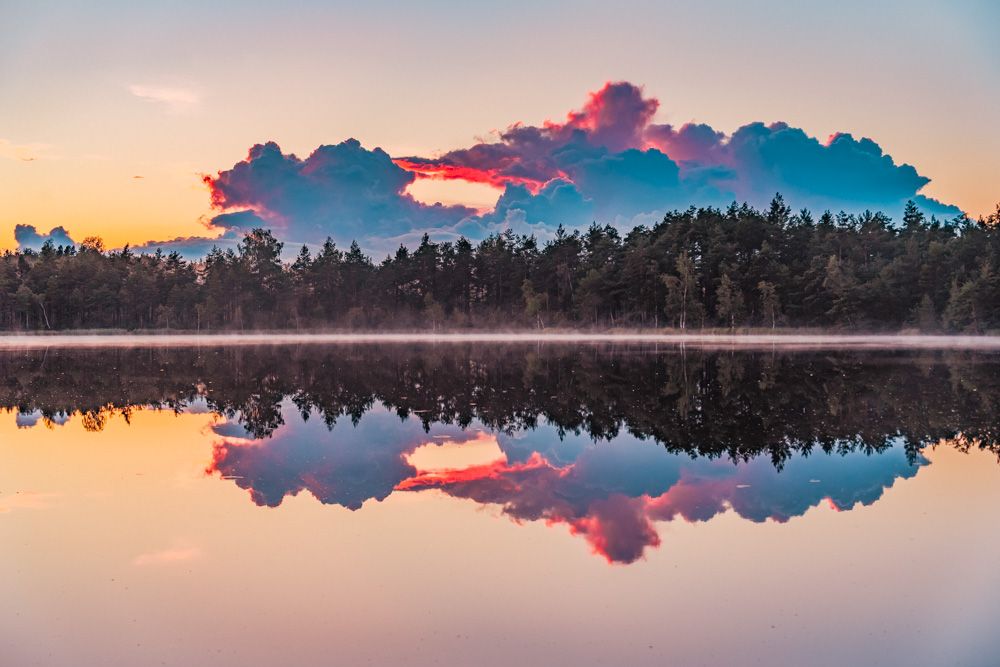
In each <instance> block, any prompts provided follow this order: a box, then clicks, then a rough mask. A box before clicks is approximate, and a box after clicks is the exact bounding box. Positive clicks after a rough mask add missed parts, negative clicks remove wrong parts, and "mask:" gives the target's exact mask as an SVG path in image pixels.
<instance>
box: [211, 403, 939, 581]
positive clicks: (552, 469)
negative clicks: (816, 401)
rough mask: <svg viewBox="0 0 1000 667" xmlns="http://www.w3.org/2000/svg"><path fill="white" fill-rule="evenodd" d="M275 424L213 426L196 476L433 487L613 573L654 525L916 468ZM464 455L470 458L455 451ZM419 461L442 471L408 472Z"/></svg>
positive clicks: (386, 419)
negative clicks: (560, 538) (571, 545)
mask: <svg viewBox="0 0 1000 667" xmlns="http://www.w3.org/2000/svg"><path fill="white" fill-rule="evenodd" d="M282 416H283V417H284V425H282V426H281V427H280V428H279V429H278V430H277V431H276V432H275V433H274V435H273V437H271V438H270V439H252V438H251V437H250V436H249V434H247V433H246V432H245V431H243V430H242V429H241V428H239V427H234V426H233V425H232V424H231V423H224V424H219V425H217V426H216V427H214V429H213V430H214V431H215V433H216V434H217V435H218V436H219V440H218V441H217V443H216V444H215V448H214V456H213V463H212V465H211V466H210V468H209V471H210V472H218V473H219V474H220V475H221V476H223V477H225V478H228V479H232V481H233V482H235V483H236V484H237V485H238V486H240V487H241V488H244V489H247V490H249V491H250V494H251V497H252V498H253V500H254V502H255V503H257V504H259V505H268V506H272V507H273V506H277V505H279V504H280V503H281V502H282V500H283V499H284V498H285V496H288V495H295V494H297V493H299V492H300V491H302V490H303V489H305V490H308V491H309V492H310V493H312V494H313V495H314V496H315V497H316V498H317V499H319V500H320V501H321V502H323V503H328V504H338V505H342V506H344V507H347V508H350V509H358V508H360V507H361V506H362V504H363V503H364V502H365V501H366V500H368V499H370V498H375V499H377V500H382V499H384V498H386V497H387V496H388V495H389V494H391V493H392V492H393V491H411V492H412V491H421V490H427V489H438V490H440V491H442V492H444V493H446V494H448V495H450V496H452V497H456V498H467V499H470V500H473V501H475V502H477V503H480V504H491V505H498V506H500V507H501V511H502V512H503V513H504V514H506V515H507V516H508V517H510V518H511V519H514V520H515V521H546V522H548V523H550V524H563V525H565V526H567V527H568V528H569V530H570V532H571V533H573V534H574V535H580V536H582V537H583V538H584V539H586V540H587V542H588V543H589V544H590V545H591V547H592V548H593V549H594V551H595V552H596V553H599V554H601V555H603V556H604V557H605V558H607V559H608V560H609V561H610V562H620V563H630V562H633V561H635V560H637V559H639V558H641V557H642V555H643V554H644V552H645V549H646V548H647V547H656V546H658V545H659V543H660V538H659V536H658V535H657V532H656V529H655V526H654V522H655V521H669V520H673V519H675V518H678V517H680V518H682V519H684V520H686V521H707V520H709V519H711V518H712V517H714V516H716V515H718V514H720V513H722V512H726V511H730V510H732V511H733V512H735V513H736V514H737V515H739V516H740V517H743V518H745V519H747V520H750V521H754V522H762V521H766V520H768V519H771V520H774V521H778V522H784V521H787V520H788V519H790V518H792V517H796V516H800V515H802V514H804V513H805V512H806V511H807V510H808V509H809V508H811V507H814V506H816V505H818V504H820V503H821V502H823V501H824V500H826V499H829V501H830V502H831V504H832V505H833V506H834V507H836V508H840V509H850V508H852V507H854V506H855V505H856V504H858V503H861V504H865V505H868V504H871V503H873V502H875V501H876V500H877V499H878V498H880V497H881V496H882V493H883V492H884V490H885V489H886V488H887V487H890V486H892V484H893V483H894V482H895V480H896V479H897V478H904V479H905V478H908V477H911V476H913V475H914V474H915V473H916V470H917V467H918V466H920V465H923V464H925V463H926V460H924V459H923V458H918V460H917V461H916V462H915V464H911V463H910V462H909V461H908V460H907V456H906V453H905V451H904V449H903V448H902V447H901V446H896V447H890V448H889V449H887V450H886V451H883V452H881V453H873V454H871V455H868V454H866V453H864V452H854V453H848V454H833V455H829V454H825V453H821V452H813V453H812V454H810V455H805V456H804V455H795V456H793V457H791V458H790V459H789V460H787V461H786V462H785V463H784V465H783V468H782V469H781V470H780V471H779V470H778V469H776V468H775V467H774V465H773V464H772V462H771V461H770V459H768V458H766V457H758V458H754V459H751V460H750V461H746V462H741V463H738V464H734V463H733V462H731V461H729V460H722V459H706V458H691V457H689V456H686V455H683V454H674V453H670V452H668V451H666V450H665V449H663V448H662V447H660V446H659V445H657V444H655V443H654V442H652V441H643V440H640V439H638V438H636V437H634V436H632V435H628V434H622V435H619V436H617V437H616V438H614V439H613V440H611V441H607V442H596V443H595V442H593V441H592V440H591V439H590V438H588V437H586V436H579V435H574V434H572V433H570V434H566V433H561V432H560V431H559V429H558V428H557V427H554V426H552V425H550V424H548V423H544V422H543V423H541V424H540V425H539V427H538V428H536V429H534V430H530V431H520V432H517V433H514V434H504V433H500V434H497V435H496V436H493V435H489V434H487V433H486V432H485V429H483V428H480V427H476V426H475V425H473V426H472V427H470V428H468V429H466V430H462V429H461V428H459V427H457V426H450V425H441V424H432V425H431V426H430V428H429V430H428V431H425V430H424V428H423V425H422V424H421V422H420V421H419V420H418V419H416V418H414V417H412V416H411V417H408V418H404V419H401V418H400V417H398V416H397V415H396V414H394V413H392V412H390V411H389V410H387V409H385V408H376V409H373V410H371V411H369V412H367V413H365V414H364V415H363V416H362V417H361V419H360V420H358V421H357V423H356V424H354V423H352V422H351V421H350V420H348V419H341V420H339V421H338V422H337V423H336V424H334V426H333V427H332V428H328V427H327V426H326V424H324V423H323V422H322V421H321V420H319V419H309V420H306V421H303V420H302V419H301V417H300V416H299V414H298V412H297V410H296V409H295V406H294V405H292V404H291V403H289V402H286V403H285V404H284V405H283V406H282ZM485 440H489V441H490V442H491V444H490V445H488V446H487V445H484V442H485ZM442 443H444V446H443V447H442ZM466 445H469V446H471V447H470V450H469V451H468V452H461V447H463V446H466ZM435 447H440V448H441V449H440V450H438V451H434V448H435ZM475 447H481V448H482V451H480V452H478V453H477V452H476V451H475ZM497 447H499V449H497ZM451 448H454V450H452V449H451ZM418 451H419V453H417V454H415V452H418ZM428 452H434V456H431V457H429V458H428V456H427V454H428ZM477 457H478V458H477ZM421 459H424V460H437V461H439V462H442V461H443V462H446V463H442V464H437V465H426V464H421V465H417V463H419V460H421ZM447 462H450V463H447ZM418 468H420V469H419V470H418Z"/></svg>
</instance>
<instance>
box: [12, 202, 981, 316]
mask: <svg viewBox="0 0 1000 667" xmlns="http://www.w3.org/2000/svg"><path fill="white" fill-rule="evenodd" d="M283 252H284V244H283V243H282V242H281V241H279V240H278V239H277V238H276V237H275V236H274V235H273V233H272V232H271V231H269V230H265V229H254V230H252V231H250V232H248V233H247V234H246V235H245V237H244V238H243V240H242V241H241V243H240V244H239V246H238V248H237V249H235V250H232V249H229V250H221V249H218V248H216V249H213V251H212V252H210V253H209V254H208V256H206V257H205V258H204V259H202V260H200V261H196V262H191V261H186V260H185V259H183V258H182V257H181V256H180V255H179V254H178V253H176V252H174V253H169V254H167V253H163V252H159V251H158V252H156V253H153V254H140V253H136V252H134V251H133V250H131V249H130V248H128V247H125V248H123V249H121V250H111V251H109V250H107V249H106V248H105V246H104V243H103V242H102V241H101V240H100V239H98V238H88V239H86V240H85V241H84V242H83V243H81V244H80V245H79V246H68V247H63V246H61V247H56V246H54V245H53V244H52V243H47V244H46V245H45V246H43V247H42V249H41V250H40V251H32V250H18V251H16V252H12V251H7V252H5V253H4V254H3V256H0V329H3V330H8V331H48V330H52V331H55V330H93V329H109V330H127V331H132V330H175V331H179V330H184V331H201V332H211V331H241V330H279V329H280V330H285V329H296V330H331V329H333V330H336V329H351V330H385V329H423V330H461V329H466V328H470V327H478V328H489V329H507V330H510V329H524V328H531V329H536V328H537V329H547V328H569V327H578V328H644V329H651V328H673V329H682V330H692V329H725V330H737V329H739V330H745V329H750V328H754V329H761V328H763V329H776V328H792V327H794V328H825V329H858V330H860V329H865V330H895V331H898V330H920V331H928V332H930V331H935V332H937V331H945V332H967V333H981V332H989V331H995V330H997V329H1000V206H998V207H997V211H996V212H995V213H993V214H992V215H989V216H987V217H985V218H980V219H978V220H973V219H970V218H968V217H965V216H961V217H958V218H955V219H950V220H939V219H937V218H934V217H930V218H928V217H927V216H925V215H924V214H923V213H922V212H921V211H920V210H919V209H918V208H917V207H916V206H915V205H914V204H913V203H912V202H911V203H908V204H907V206H906V209H905V211H904V214H903V216H902V219H901V221H899V222H894V221H893V220H892V219H891V218H890V217H889V216H887V215H885V214H883V213H880V212H871V211H866V212H864V213H861V214H848V213H839V214H832V213H830V212H825V213H823V214H822V215H821V216H819V217H818V218H814V217H813V215H812V214H811V213H810V212H809V211H807V210H802V211H799V212H797V213H796V212H793V211H792V210H791V208H790V207H789V206H788V205H787V204H786V203H785V202H784V200H783V199H782V197H781V196H780V195H777V196H775V198H774V199H773V200H772V202H771V204H770V206H769V207H768V208H767V210H757V209H755V208H754V207H751V206H748V205H746V204H743V205H737V204H735V203H734V204H732V205H731V206H729V207H728V208H727V209H718V208H693V207H692V208H690V209H688V210H685V211H674V212H671V213H668V214H667V215H665V216H664V218H663V220H662V221H661V222H659V223H658V224H656V225H652V226H649V227H646V226H638V227H635V228H634V229H631V230H630V231H628V232H627V233H624V234H623V233H622V232H620V231H618V229H616V228H615V227H613V226H611V225H603V226H601V225H599V224H597V223H595V224H593V225H591V226H590V228H588V229H586V230H585V231H572V232H569V231H567V230H566V229H564V228H563V227H560V228H559V229H558V230H557V232H556V233H555V235H554V237H553V238H551V239H548V240H546V241H544V242H540V241H539V240H538V239H537V238H535V237H534V236H526V235H517V234H514V233H513V232H511V231H506V232H502V233H496V234H493V235H491V236H489V237H487V238H485V239H484V240H482V241H481V242H479V243H475V244H474V243H472V242H470V241H469V240H467V239H465V238H459V239H457V240H455V241H448V242H433V241H431V240H430V238H429V237H428V236H426V235H425V236H424V237H423V239H422V241H421V242H420V244H419V245H418V246H417V247H416V248H407V247H404V246H400V247H399V249H398V250H397V251H396V252H395V254H392V255H389V256H387V257H385V258H384V259H382V260H381V261H375V260H373V259H372V258H371V257H370V256H368V255H367V254H366V253H364V252H363V251H362V249H361V247H360V246H359V244H358V243H356V242H355V243H352V244H351V246H350V247H349V248H347V249H342V248H339V247H337V245H336V244H335V243H334V242H333V241H332V240H327V241H326V243H324V244H323V245H322V246H320V247H318V248H313V249H310V248H308V247H303V248H302V249H301V251H300V252H299V253H298V255H297V256H296V258H295V259H294V260H293V261H283V259H282V257H283Z"/></svg>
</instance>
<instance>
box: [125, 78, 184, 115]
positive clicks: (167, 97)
mask: <svg viewBox="0 0 1000 667" xmlns="http://www.w3.org/2000/svg"><path fill="white" fill-rule="evenodd" d="M128 91H129V92H130V93H132V94H133V95H135V96H136V97H138V98H140V99H144V100H148V101H150V102H156V103H158V104H162V105H164V106H166V108H167V110H168V111H170V112H171V113H186V112H189V111H193V110H194V109H195V108H196V107H197V106H198V104H199V103H200V102H201V97H200V96H199V95H198V93H196V92H195V91H193V90H191V89H190V88H177V87H173V86H156V85H147V84H140V83H134V84H132V85H130V86H129V87H128Z"/></svg>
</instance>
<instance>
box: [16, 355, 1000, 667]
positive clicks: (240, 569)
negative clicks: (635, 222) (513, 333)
mask: <svg viewBox="0 0 1000 667" xmlns="http://www.w3.org/2000/svg"><path fill="white" fill-rule="evenodd" d="M998 443H1000V353H998V352H996V351H990V350H980V351H960V350H946V351H942V350H931V349H923V350H913V351H901V350H892V349H877V350H830V349H827V350H823V349H805V350H801V349H800V350H791V351H789V350H781V349H776V348H771V349H766V348H759V347H758V348H754V349H750V350H737V349H718V348H717V346H716V347H715V348H714V349H699V348H698V347H697V346H693V347H692V346H685V347H679V346H671V345H660V346H655V345H650V344H641V343H621V344H614V343H608V342H604V343H578V344H570V345H566V344H540V343H527V342H522V343H520V344H500V343H493V344H474V343H451V344H436V345H435V344H416V345H399V344H396V345H373V344H349V345H348V344H344V345H286V346H278V345H272V346H263V347H253V346H239V347H226V346H221V347H202V348H170V347H156V348H120V349H66V348H60V347H52V348H47V349H44V348H36V349H7V350H3V351H0V545H2V548H0V600H2V603H0V665H3V666H4V667H7V666H12V667H19V666H21V665H57V666H64V665H66V666H74V667H77V666H91V665H93V666H97V665H101V666H103V665H130V666H131V665H137V666H143V665H184V666H188V665H222V666H229V665H234V666H235V665H258V664H276V665H331V664H338V665H362V664H378V665H382V664H406V665H497V666H504V667H509V666H510V665H614V666H618V665H713V666H714V665H719V666H722V665H727V666H728V665H756V664H760V665H831V666H833V665H836V666H838V667H840V666H844V665H907V666H912V665H916V666H922V665H927V666H935V667H936V666H939V665H963V666H970V667H990V666H995V665H998V664H1000V633H997V631H996V625H997V620H998V619H1000V567H998V564H1000V530H998V528H997V525H998V524H997V522H998V520H997V516H998V513H1000V465H998V453H1000V447H998Z"/></svg>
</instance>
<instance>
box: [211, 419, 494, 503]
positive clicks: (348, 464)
mask: <svg viewBox="0 0 1000 667" xmlns="http://www.w3.org/2000/svg"><path fill="white" fill-rule="evenodd" d="M281 412H282V417H283V418H284V425H282V426H280V427H279V428H278V429H277V430H276V431H275V432H274V434H273V436H272V437H271V438H267V439H252V438H251V437H250V434H248V433H247V432H246V431H245V430H243V429H242V428H241V427H238V426H237V425H233V424H232V423H230V422H226V423H223V424H219V425H217V426H215V427H213V430H214V431H215V432H216V434H217V435H219V436H220V440H219V441H218V442H216V444H215V446H214V452H213V456H212V463H211V465H210V466H209V468H208V472H210V473H214V472H218V473H220V474H221V475H222V476H223V477H228V478H231V479H233V481H234V482H235V483H236V484H237V485H238V486H240V487H241V488H243V489H247V490H249V491H250V495H251V497H252V498H253V501H254V502H255V503H257V504H258V505H267V506H270V507H277V506H278V505H280V504H281V501H282V500H283V499H284V498H285V496H289V495H296V494H297V493H299V492H300V491H302V490H307V491H309V492H310V493H311V494H312V495H313V496H315V497H316V498H317V499H318V500H319V501H320V502H322V503H325V504H331V505H334V504H335V505H342V506H344V507H347V508H349V509H358V508H360V507H361V505H362V504H363V503H364V502H365V501H366V500H368V499H370V498H375V499H376V500H383V499H384V498H386V497H387V496H388V495H389V494H390V493H392V490H393V488H394V487H395V486H396V485H397V484H398V483H399V482H401V481H402V480H404V479H406V478H407V477H410V476H411V475H414V474H416V472H417V470H416V468H414V467H413V466H412V465H410V463H408V462H407V460H406V456H407V455H408V454H410V453H411V452H412V451H414V450H415V449H416V448H417V447H418V446H420V445H422V444H424V443H426V442H428V440H429V438H430V435H429V434H428V433H427V432H426V431H424V429H423V425H422V424H421V422H420V421H419V420H418V419H416V418H415V417H410V418H407V419H400V418H399V417H398V416H397V415H395V414H394V413H392V412H390V411H389V410H386V409H384V408H376V409H373V410H371V411H369V412H367V413H365V415H364V416H363V417H362V418H361V419H360V420H359V421H358V423H357V425H354V424H353V423H352V422H351V420H349V419H346V418H344V419H340V420H338V421H337V422H336V423H335V424H334V425H333V427H332V428H329V427H327V425H326V424H325V423H324V422H323V421H322V420H321V419H318V418H312V419H309V420H307V421H303V420H302V418H301V416H300V414H299V411H298V408H296V406H295V405H294V404H292V403H291V402H290V401H286V402H285V403H284V404H283V405H282V408H281ZM433 433H435V434H450V435H451V436H452V437H453V438H454V439H456V440H467V439H469V438H472V437H474V435H475V434H474V433H473V432H471V431H462V430H461V429H460V428H459V427H457V426H456V427H437V428H435V429H434V431H433Z"/></svg>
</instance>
